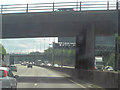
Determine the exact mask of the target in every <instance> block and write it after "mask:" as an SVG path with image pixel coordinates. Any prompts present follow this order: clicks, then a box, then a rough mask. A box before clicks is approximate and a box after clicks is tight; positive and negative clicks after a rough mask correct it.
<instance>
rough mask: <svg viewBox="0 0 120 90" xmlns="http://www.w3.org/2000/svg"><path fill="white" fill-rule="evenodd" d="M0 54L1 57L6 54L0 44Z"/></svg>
mask: <svg viewBox="0 0 120 90" xmlns="http://www.w3.org/2000/svg"><path fill="white" fill-rule="evenodd" d="M0 52H1V53H2V55H5V54H6V49H5V48H4V46H3V45H2V44H0Z"/></svg>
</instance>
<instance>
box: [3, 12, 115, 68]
mask: <svg viewBox="0 0 120 90" xmlns="http://www.w3.org/2000/svg"><path fill="white" fill-rule="evenodd" d="M116 20H117V14H116V11H87V12H50V13H24V14H23V13H21V14H3V15H2V38H31V37H68V36H70V37H77V39H76V64H75V67H76V68H79V69H94V59H95V57H94V51H95V50H94V49H95V48H94V47H95V37H96V36H113V35H114V34H115V33H116V30H117V22H116Z"/></svg>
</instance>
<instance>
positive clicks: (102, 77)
mask: <svg viewBox="0 0 120 90" xmlns="http://www.w3.org/2000/svg"><path fill="white" fill-rule="evenodd" d="M45 68H48V69H52V70H56V71H59V72H62V73H65V74H68V75H70V76H71V77H72V78H74V79H80V80H83V81H85V82H88V83H92V84H95V85H98V86H100V87H103V88H118V87H119V86H120V80H118V73H117V72H111V71H108V72H104V71H93V70H80V69H74V68H61V67H47V66H45ZM119 76H120V74H119Z"/></svg>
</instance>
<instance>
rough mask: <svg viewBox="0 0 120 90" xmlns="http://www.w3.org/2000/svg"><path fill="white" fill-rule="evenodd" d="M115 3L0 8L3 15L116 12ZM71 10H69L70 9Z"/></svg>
mask: <svg viewBox="0 0 120 90" xmlns="http://www.w3.org/2000/svg"><path fill="white" fill-rule="evenodd" d="M119 7H120V6H119V2H116V1H109V0H108V1H104V0H103V1H98V0H96V1H82V2H78V1H77V2H53V3H29V4H3V5H1V6H0V12H1V14H4V13H29V12H54V11H89V10H117V9H119ZM70 8H71V9H70Z"/></svg>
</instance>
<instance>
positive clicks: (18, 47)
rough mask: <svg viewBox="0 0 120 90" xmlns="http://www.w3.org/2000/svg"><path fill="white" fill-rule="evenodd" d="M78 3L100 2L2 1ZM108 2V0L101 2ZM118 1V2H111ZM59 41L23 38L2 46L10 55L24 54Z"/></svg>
mask: <svg viewBox="0 0 120 90" xmlns="http://www.w3.org/2000/svg"><path fill="white" fill-rule="evenodd" d="M76 1H98V0H66V1H65V0H0V4H27V3H28V4H29V3H46V2H76ZM99 1H107V0H99ZM109 1H116V0H109ZM54 39H55V42H58V41H57V38H26V39H25V38H22V39H5V40H2V44H3V45H4V47H5V48H6V50H7V52H8V53H20V52H21V53H23V52H26V53H28V52H31V51H41V52H43V51H44V49H47V48H48V47H49V44H52V42H53V41H54Z"/></svg>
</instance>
